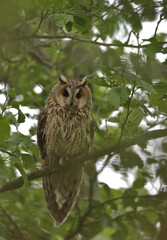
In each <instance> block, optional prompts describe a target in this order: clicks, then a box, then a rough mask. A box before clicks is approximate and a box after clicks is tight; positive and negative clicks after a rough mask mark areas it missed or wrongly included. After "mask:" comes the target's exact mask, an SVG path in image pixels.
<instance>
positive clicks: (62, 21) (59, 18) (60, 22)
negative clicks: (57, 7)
mask: <svg viewBox="0 0 167 240" xmlns="http://www.w3.org/2000/svg"><path fill="white" fill-rule="evenodd" d="M54 20H55V23H56V25H57V26H58V27H63V26H65V25H66V24H67V23H68V22H71V23H73V22H74V18H73V16H72V15H70V14H55V16H54Z"/></svg>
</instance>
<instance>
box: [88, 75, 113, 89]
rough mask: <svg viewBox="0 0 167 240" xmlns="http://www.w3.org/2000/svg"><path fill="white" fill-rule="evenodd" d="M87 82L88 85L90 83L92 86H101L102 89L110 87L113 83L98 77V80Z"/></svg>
mask: <svg viewBox="0 0 167 240" xmlns="http://www.w3.org/2000/svg"><path fill="white" fill-rule="evenodd" d="M88 82H89V83H92V84H96V85H98V86H102V87H110V88H111V87H112V86H113V84H114V82H111V81H110V82H109V81H106V78H104V77H99V78H93V79H88Z"/></svg>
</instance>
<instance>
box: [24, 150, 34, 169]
mask: <svg viewBox="0 0 167 240" xmlns="http://www.w3.org/2000/svg"><path fill="white" fill-rule="evenodd" d="M21 158H22V160H23V163H24V167H25V168H26V169H32V168H33V167H34V165H35V162H34V159H33V157H32V156H31V155H30V154H25V153H24V154H23V153H22V154H21Z"/></svg>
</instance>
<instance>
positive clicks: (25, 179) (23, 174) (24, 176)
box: [14, 163, 30, 187]
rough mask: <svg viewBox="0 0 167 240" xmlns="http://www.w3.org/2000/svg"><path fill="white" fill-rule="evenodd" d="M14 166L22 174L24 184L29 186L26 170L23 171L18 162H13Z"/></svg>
mask: <svg viewBox="0 0 167 240" xmlns="http://www.w3.org/2000/svg"><path fill="white" fill-rule="evenodd" d="M14 166H15V167H16V168H17V169H18V171H19V172H20V174H21V175H22V177H23V180H24V183H25V185H26V186H27V187H29V186H30V183H29V181H28V178H27V174H26V172H25V171H24V169H23V168H22V167H21V165H20V164H18V163H15V164H14Z"/></svg>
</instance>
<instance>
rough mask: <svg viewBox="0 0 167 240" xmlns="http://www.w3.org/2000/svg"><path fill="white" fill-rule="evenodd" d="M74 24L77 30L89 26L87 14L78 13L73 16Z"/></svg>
mask: <svg viewBox="0 0 167 240" xmlns="http://www.w3.org/2000/svg"><path fill="white" fill-rule="evenodd" d="M74 25H75V27H76V28H77V29H78V30H79V31H85V30H87V29H88V28H90V27H91V21H90V18H89V15H87V14H80V15H75V16H74Z"/></svg>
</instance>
